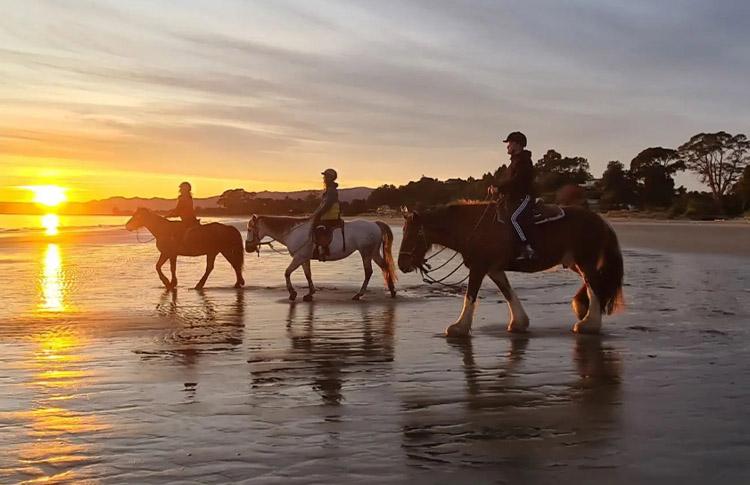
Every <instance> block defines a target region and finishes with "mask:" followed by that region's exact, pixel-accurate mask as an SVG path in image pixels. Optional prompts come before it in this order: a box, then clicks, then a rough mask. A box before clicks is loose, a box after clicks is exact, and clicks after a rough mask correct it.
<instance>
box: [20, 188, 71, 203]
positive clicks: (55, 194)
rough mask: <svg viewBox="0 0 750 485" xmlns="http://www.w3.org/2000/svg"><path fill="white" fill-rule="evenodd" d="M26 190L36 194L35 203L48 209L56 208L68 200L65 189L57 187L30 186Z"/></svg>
mask: <svg viewBox="0 0 750 485" xmlns="http://www.w3.org/2000/svg"><path fill="white" fill-rule="evenodd" d="M24 188H25V189H28V190H31V191H32V192H33V193H34V202H36V203H37V204H42V205H45V206H47V207H55V206H57V205H60V204H62V203H63V202H65V201H66V200H67V197H66V195H65V189H64V188H63V187H58V186H57V185H28V186H25V187H24Z"/></svg>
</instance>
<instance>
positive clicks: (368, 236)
mask: <svg viewBox="0 0 750 485" xmlns="http://www.w3.org/2000/svg"><path fill="white" fill-rule="evenodd" d="M312 225H313V223H312V220H310V219H309V218H304V217H285V216H257V215H253V216H252V218H251V219H250V220H249V221H248V223H247V240H246V242H245V250H246V251H247V252H249V253H252V252H255V251H258V250H259V247H260V246H261V245H262V244H267V243H264V242H262V240H263V238H264V237H270V238H271V239H272V241H270V242H273V241H278V242H279V243H281V244H283V245H284V246H286V248H287V249H288V250H289V254H290V255H291V256H292V262H291V263H289V266H288V267H287V268H286V271H284V277H285V279H286V288H287V290H288V291H289V300H290V301H294V300H296V298H297V291H296V290H295V289H294V287H293V286H292V280H291V276H292V273H293V272H294V271H295V270H296V269H297V268H299V267H300V266H302V269H303V270H304V272H305V277H306V278H307V285H308V293H307V294H306V295H305V296H304V297H303V300H304V301H312V299H313V295H314V294H315V285H314V284H313V281H312V273H311V270H310V260H311V259H312V258H313V248H314V241H313V234H312ZM344 227H345V230H338V229H336V230H334V231H333V239H332V241H331V244H330V246H329V247H330V254H328V256H327V257H326V261H338V260H341V259H344V258H346V257H348V256H350V255H351V254H352V253H354V251H359V254H360V256H361V257H362V266H363V267H364V270H365V280H364V282H363V283H362V287H361V288H360V290H359V291H358V292H357V293H356V294H355V295H354V296H353V297H352V300H359V299H361V298H362V296H364V294H365V292H366V291H367V285H368V284H369V282H370V277H371V276H372V262H373V261H375V264H377V265H378V266H379V267H380V269H381V271H382V272H383V279H384V280H385V285H386V286H387V287H388V291H390V294H391V297H395V296H396V288H395V283H396V279H397V274H396V264H395V261H394V260H393V255H392V254H391V252H392V247H393V232H391V228H390V227H389V226H388V224H386V223H384V222H381V221H375V222H370V221H363V220H355V221H350V222H346V223H345V226H344ZM344 238H346V240H344ZM381 245H382V248H383V254H382V255H381V254H380V247H381Z"/></svg>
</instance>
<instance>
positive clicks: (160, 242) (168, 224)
mask: <svg viewBox="0 0 750 485" xmlns="http://www.w3.org/2000/svg"><path fill="white" fill-rule="evenodd" d="M139 227H145V228H146V229H148V230H149V232H150V233H151V234H152V235H153V236H154V238H156V248H157V249H158V250H159V252H160V253H161V254H160V255H159V260H158V261H157V262H156V272H157V274H158V275H159V279H160V280H161V282H162V283H164V286H166V287H167V288H175V287H177V274H176V271H177V256H203V255H206V271H205V272H204V273H203V277H202V278H201V279H200V281H198V283H197V284H196V285H195V288H196V289H201V288H203V286H204V285H205V284H206V280H207V279H208V275H210V274H211V271H213V269H214V262H215V261H216V256H217V255H218V254H219V253H221V254H222V255H223V256H224V257H225V258H226V260H227V261H229V263H230V264H231V265H232V268H234V272H235V275H236V276H237V280H236V282H235V284H234V287H235V288H240V287H241V286H243V285H244V284H245V280H244V279H243V278H242V265H243V263H244V259H245V253H244V252H243V251H242V235H241V234H240V231H238V230H237V228H235V227H232V226H229V225H226V224H220V223H218V222H212V223H210V224H201V225H198V226H194V227H192V228H190V229H189V230H188V232H187V233H186V232H185V231H186V229H185V226H184V224H183V223H182V222H176V221H170V220H167V219H165V218H164V217H161V216H160V215H158V214H155V213H154V212H152V211H150V210H148V209H144V208H140V209H138V210H136V211H135V213H134V214H133V216H132V217H131V218H130V220H128V222H127V223H126V224H125V228H126V229H127V230H128V231H134V230H136V229H138V228H139ZM167 260H169V267H170V270H171V272H172V280H171V281H170V280H169V279H167V277H166V276H165V275H164V273H162V271H161V267H162V266H164V263H166V262H167Z"/></svg>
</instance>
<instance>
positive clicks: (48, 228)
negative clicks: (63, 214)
mask: <svg viewBox="0 0 750 485" xmlns="http://www.w3.org/2000/svg"><path fill="white" fill-rule="evenodd" d="M42 227H43V228H44V234H45V235H47V236H57V234H58V233H59V230H58V228H59V227H60V216H58V215H57V214H45V215H43V216H42Z"/></svg>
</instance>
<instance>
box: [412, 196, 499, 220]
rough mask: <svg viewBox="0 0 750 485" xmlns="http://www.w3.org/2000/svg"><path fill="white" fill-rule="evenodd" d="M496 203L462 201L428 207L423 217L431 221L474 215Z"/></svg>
mask: <svg viewBox="0 0 750 485" xmlns="http://www.w3.org/2000/svg"><path fill="white" fill-rule="evenodd" d="M493 203H494V202H491V201H487V200H471V199H460V200H456V201H453V202H448V203H447V204H441V205H435V206H432V207H428V208H427V209H426V210H424V211H423V212H422V215H423V216H426V217H427V218H429V219H438V220H439V219H441V218H444V217H451V216H457V215H459V214H473V213H474V212H477V211H479V210H484V209H486V208H487V206H489V205H490V204H493Z"/></svg>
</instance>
